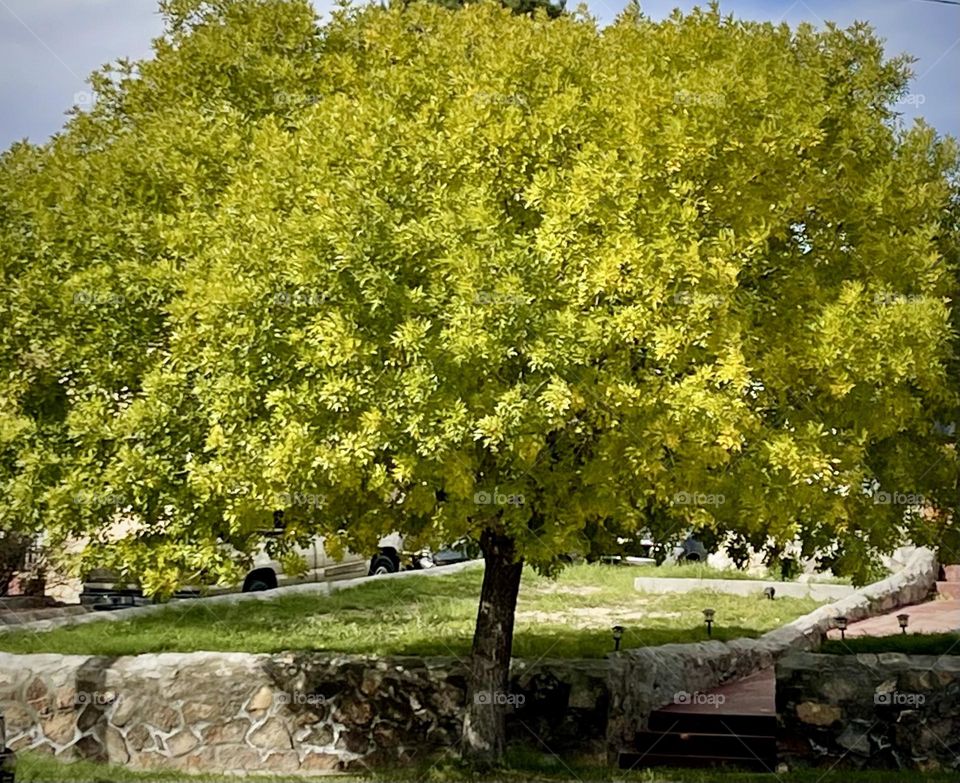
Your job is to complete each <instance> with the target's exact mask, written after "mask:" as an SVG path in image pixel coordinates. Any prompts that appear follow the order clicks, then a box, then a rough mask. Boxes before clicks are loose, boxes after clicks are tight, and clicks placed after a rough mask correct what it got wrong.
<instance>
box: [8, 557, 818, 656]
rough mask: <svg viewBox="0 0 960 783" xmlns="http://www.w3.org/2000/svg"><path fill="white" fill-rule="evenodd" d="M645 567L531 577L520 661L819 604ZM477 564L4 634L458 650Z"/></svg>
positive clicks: (18, 648)
mask: <svg viewBox="0 0 960 783" xmlns="http://www.w3.org/2000/svg"><path fill="white" fill-rule="evenodd" d="M639 570H640V569H637V568H629V567H618V566H609V565H587V564H581V565H574V566H570V567H568V568H567V569H566V570H565V571H564V572H563V573H562V574H561V575H560V577H559V578H558V579H556V580H551V579H547V578H544V577H541V576H538V575H537V574H536V573H535V572H533V571H532V570H530V569H528V570H527V571H525V572H524V575H523V583H522V586H521V590H520V601H519V606H518V615H517V623H516V629H515V635H514V647H513V650H514V655H516V656H518V657H534V658H537V657H541V656H544V657H567V658H570V657H602V656H603V655H605V654H606V653H608V652H610V651H611V649H612V646H613V643H612V639H611V634H610V628H611V626H613V625H622V626H624V628H625V629H626V630H625V632H624V637H623V643H622V644H623V647H624V648H629V647H643V646H649V645H657V644H665V643H667V642H692V641H701V640H704V639H706V632H705V628H704V624H703V615H702V610H703V609H704V608H705V607H708V606H709V607H711V608H713V609H715V610H716V620H715V623H714V628H713V637H714V638H715V639H720V640H727V639H735V638H738V637H755V636H759V635H760V634H762V633H764V632H765V631H769V630H771V629H773V628H776V627H778V626H780V625H783V624H784V623H786V622H789V621H790V620H793V619H795V618H797V617H799V616H801V615H803V614H806V613H807V612H810V611H812V610H813V609H815V608H816V607H817V606H818V605H819V602H817V601H815V600H813V599H809V598H803V599H798V598H778V599H777V600H776V601H768V600H766V599H764V598H763V597H762V596H750V597H742V596H734V595H720V594H716V593H707V592H691V593H684V594H675V595H648V594H642V593H638V592H637V591H635V590H634V588H633V580H634V577H636V576H637V572H638V571H639ZM482 575H483V572H482V569H480V568H470V569H467V570H465V571H461V572H459V573H454V574H448V575H443V576H424V577H422V578H409V579H398V580H391V579H383V580H379V579H371V580H369V581H367V582H364V583H363V584H361V585H359V586H357V587H353V588H350V589H346V590H342V591H340V592H337V593H334V594H333V595H330V596H303V595H299V596H296V595H294V596H287V597H278V598H277V599H276V600H275V601H268V602H260V601H254V602H244V603H242V604H240V605H237V606H222V605H216V604H214V605H208V604H205V603H204V602H203V601H202V600H201V601H182V602H176V603H174V604H171V605H170V607H169V608H168V609H167V610H166V611H164V612H158V613H156V614H153V615H149V616H146V617H143V618H139V619H135V620H125V621H122V622H119V621H118V622H111V623H109V624H101V623H89V624H86V625H77V626H71V627H66V628H60V629H56V630H53V631H47V632H44V633H36V632H34V631H29V632H28V631H19V632H16V631H13V632H6V633H0V650H5V651H7V652H18V653H38V652H56V653H76V654H87V655H134V654H137V653H145V652H173V651H194V650H233V651H248V652H277V651H280V650H294V649H296V650H328V651H336V652H342V653H365V654H377V655H386V654H410V655H463V654H465V653H467V652H469V649H470V644H471V641H472V639H473V626H474V621H475V619H476V614H477V599H478V596H479V594H480V582H481V579H482Z"/></svg>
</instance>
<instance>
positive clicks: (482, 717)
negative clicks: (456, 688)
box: [463, 530, 523, 766]
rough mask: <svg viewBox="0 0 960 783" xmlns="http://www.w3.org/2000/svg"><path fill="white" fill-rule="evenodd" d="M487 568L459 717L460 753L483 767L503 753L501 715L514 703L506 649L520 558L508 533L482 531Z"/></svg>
mask: <svg viewBox="0 0 960 783" xmlns="http://www.w3.org/2000/svg"><path fill="white" fill-rule="evenodd" d="M480 549H481V550H482V552H483V559H484V563H485V564H486V565H485V568H484V572H483V587H482V588H481V589H480V609H479V611H478V612H477V627H476V630H475V632H474V635H473V652H472V656H471V662H470V688H469V691H468V693H467V707H466V714H465V716H464V720H463V755H464V757H465V758H468V759H469V760H471V761H473V762H475V763H478V764H480V765H482V766H491V765H493V764H496V763H497V762H499V761H500V760H501V759H502V758H503V750H504V746H505V744H506V729H505V717H506V713H507V710H509V709H511V707H512V705H513V698H512V696H511V694H510V692H509V687H510V650H511V648H512V646H513V619H514V615H515V613H516V609H517V593H518V592H519V590H520V575H521V574H522V573H523V558H519V557H517V556H516V551H515V548H514V541H513V539H512V538H510V537H509V536H504V535H500V534H498V533H495V532H494V531H492V530H485V531H484V532H483V534H482V535H481V536H480Z"/></svg>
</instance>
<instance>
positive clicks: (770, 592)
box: [763, 587, 777, 601]
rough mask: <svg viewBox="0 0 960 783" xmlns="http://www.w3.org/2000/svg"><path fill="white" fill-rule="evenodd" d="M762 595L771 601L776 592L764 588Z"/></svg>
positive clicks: (772, 589) (769, 588) (770, 588)
mask: <svg viewBox="0 0 960 783" xmlns="http://www.w3.org/2000/svg"><path fill="white" fill-rule="evenodd" d="M763 594H764V595H765V596H766V597H767V598H769V599H770V600H771V601H772V600H773V597H774V596H775V595H776V594H777V591H776V590H775V589H774V588H772V587H764V588H763Z"/></svg>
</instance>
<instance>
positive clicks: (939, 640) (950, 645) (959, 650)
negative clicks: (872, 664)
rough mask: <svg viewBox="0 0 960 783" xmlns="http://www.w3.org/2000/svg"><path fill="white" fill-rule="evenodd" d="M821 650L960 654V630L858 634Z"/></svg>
mask: <svg viewBox="0 0 960 783" xmlns="http://www.w3.org/2000/svg"><path fill="white" fill-rule="evenodd" d="M820 652H822V653H827V654H828V655H858V654H861V653H905V654H907V655H960V633H908V634H893V635H890V636H857V637H854V638H852V639H847V640H845V641H840V640H839V639H831V640H830V641H826V642H824V643H823V644H822V645H821V647H820Z"/></svg>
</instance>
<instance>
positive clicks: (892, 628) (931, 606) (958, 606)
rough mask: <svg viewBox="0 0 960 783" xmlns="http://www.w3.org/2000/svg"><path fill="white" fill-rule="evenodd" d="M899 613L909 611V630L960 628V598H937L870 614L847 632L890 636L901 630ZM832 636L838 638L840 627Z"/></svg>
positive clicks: (854, 635) (939, 630)
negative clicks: (874, 614) (874, 615)
mask: <svg viewBox="0 0 960 783" xmlns="http://www.w3.org/2000/svg"><path fill="white" fill-rule="evenodd" d="M898 614H908V615H910V620H909V622H908V625H907V633H946V632H949V631H960V601H958V600H943V599H940V598H938V599H934V600H933V601H927V602H926V603H923V604H914V605H913V606H903V607H901V608H899V609H894V610H893V611H892V612H887V614H881V615H877V616H876V617H870V618H868V619H866V620H861V621H860V622H858V623H850V626H849V627H848V628H847V632H846V636H847V637H848V638H850V637H857V636H890V635H891V634H897V633H900V624H899V623H898V622H897V615H898ZM827 638H829V639H839V638H840V631H838V630H836V629H833V630H831V631H829V632H828V633H827Z"/></svg>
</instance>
